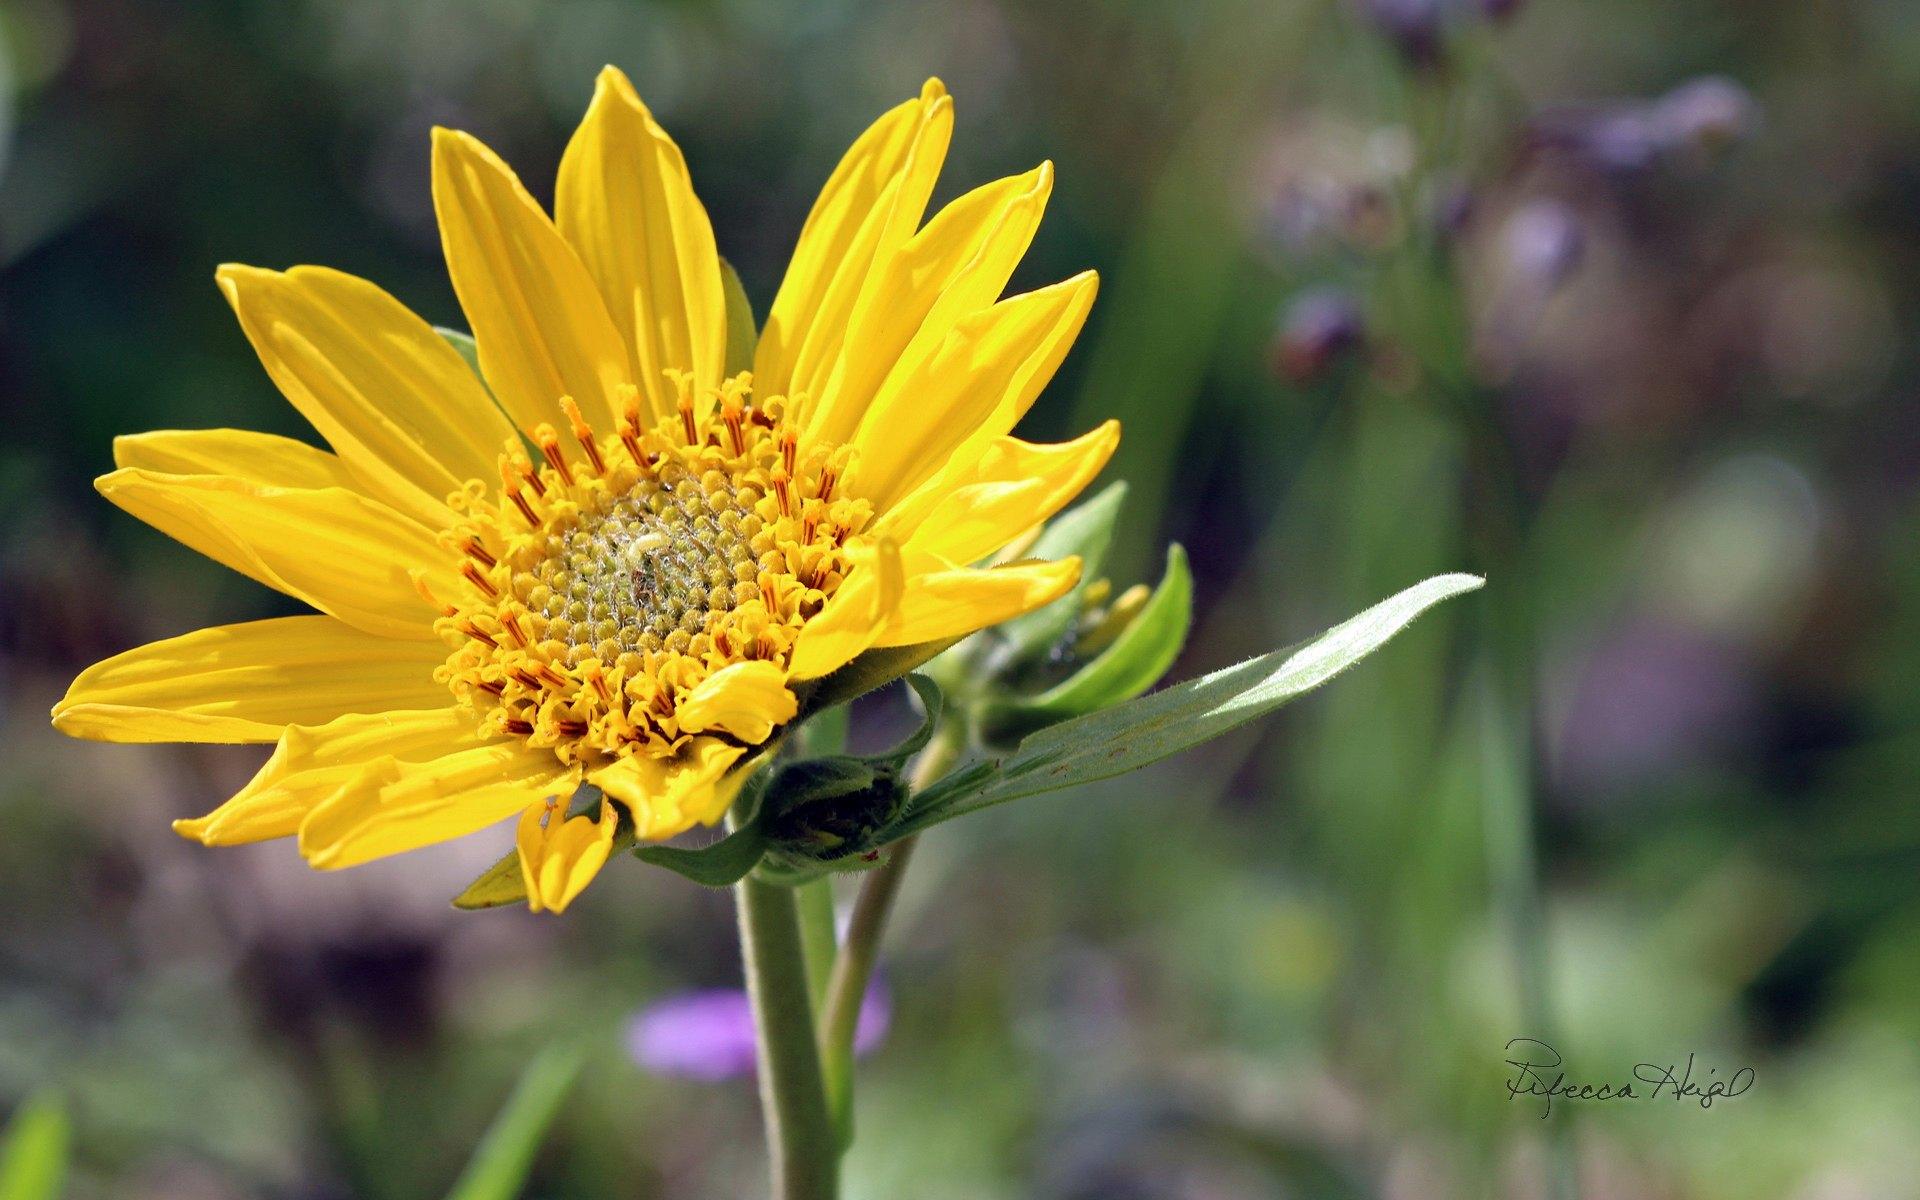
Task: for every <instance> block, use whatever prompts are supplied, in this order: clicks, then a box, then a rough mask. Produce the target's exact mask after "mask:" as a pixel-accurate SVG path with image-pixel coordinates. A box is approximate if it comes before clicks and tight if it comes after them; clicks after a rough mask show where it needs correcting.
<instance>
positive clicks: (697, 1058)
mask: <svg viewBox="0 0 1920 1200" xmlns="http://www.w3.org/2000/svg"><path fill="white" fill-rule="evenodd" d="M892 1021H893V1003H892V1000H891V998H890V997H889V995H888V993H887V989H886V988H885V986H884V985H882V984H881V982H880V981H879V980H878V979H875V980H874V982H873V983H872V985H871V986H869V987H868V988H867V995H866V998H865V999H864V1000H862V1001H861V1003H860V1022H859V1025H858V1026H857V1027H856V1029H855V1031H854V1042H853V1049H854V1053H856V1054H860V1055H865V1054H867V1053H869V1052H871V1051H872V1050H873V1049H874V1048H875V1047H877V1046H879V1044H880V1043H881V1042H882V1041H883V1040H885V1038H886V1036H887V1028H888V1026H889V1025H891V1024H892ZM627 1051H628V1053H630V1054H631V1055H633V1059H634V1061H635V1062H637V1063H639V1064H640V1065H641V1067H643V1068H645V1069H646V1070H648V1071H651V1072H653V1073H654V1074H656V1075H666V1076H670V1077H672V1078H676V1079H698V1080H701V1081H703V1082H707V1083H718V1082H720V1081H722V1080H727V1079H738V1078H740V1077H742V1076H745V1075H751V1074H753V1070H754V1036H753V1005H752V1003H751V1002H750V1001H749V1000H748V999H747V994H746V993H745V992H743V991H741V990H739V989H738V988H707V989H702V990H698V991H691V992H680V993H678V994H676V995H672V996H668V997H667V998H666V999H664V1000H658V1001H655V1002H654V1003H652V1004H650V1005H648V1006H647V1007H646V1008H644V1009H642V1010H641V1011H640V1012H639V1013H638V1014H637V1015H636V1016H635V1017H634V1018H633V1021H632V1023H631V1024H630V1025H629V1026H628V1027H627Z"/></svg>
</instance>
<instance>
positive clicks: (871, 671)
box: [795, 638, 960, 720]
mask: <svg viewBox="0 0 1920 1200" xmlns="http://www.w3.org/2000/svg"><path fill="white" fill-rule="evenodd" d="M959 640H960V639H959V638H946V639H943V640H941V641H937V642H920V643H919V644H917V645H913V646H889V647H887V648H886V649H884V650H869V651H867V652H866V653H865V654H862V655H861V656H860V657H858V658H856V659H854V660H853V661H852V662H850V663H848V664H847V665H846V666H844V667H841V668H840V669H839V670H838V671H835V672H834V673H833V674H831V675H828V676H827V677H826V678H824V679H818V680H815V681H813V682H812V683H810V684H801V685H800V686H799V687H798V688H797V689H796V690H797V691H798V692H799V698H800V715H799V716H798V717H796V718H795V720H805V719H806V718H807V717H808V716H809V715H811V714H813V713H817V712H819V711H821V710H822V709H828V708H832V707H833V706H834V705H836V704H845V703H847V702H848V701H849V700H856V699H858V698H859V697H861V696H864V695H866V694H867V693H868V692H871V691H874V690H875V689H877V688H882V687H885V686H886V685H887V684H889V683H892V682H893V681H894V680H896V679H898V678H900V677H901V676H902V675H905V674H907V673H908V672H910V671H914V670H918V669H919V668H920V667H922V666H924V665H925V664H926V663H927V662H928V661H929V660H930V659H932V658H934V657H935V656H936V655H938V654H939V653H940V652H941V651H943V650H945V649H947V648H948V647H949V646H952V645H953V644H954V643H955V642H957V641H959Z"/></svg>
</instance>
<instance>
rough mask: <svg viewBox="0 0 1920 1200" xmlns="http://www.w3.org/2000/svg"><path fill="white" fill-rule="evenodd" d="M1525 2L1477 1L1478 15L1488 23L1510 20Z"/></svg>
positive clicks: (1517, 0) (1511, 0)
mask: <svg viewBox="0 0 1920 1200" xmlns="http://www.w3.org/2000/svg"><path fill="white" fill-rule="evenodd" d="M1524 3H1525V0H1479V9H1480V15H1481V16H1483V17H1485V18H1486V19H1487V20H1489V21H1506V20H1511V19H1512V18H1513V16H1514V14H1516V13H1518V12H1519V11H1520V9H1521V7H1522V5H1523V4H1524Z"/></svg>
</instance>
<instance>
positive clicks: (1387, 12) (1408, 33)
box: [1358, 0, 1453, 67]
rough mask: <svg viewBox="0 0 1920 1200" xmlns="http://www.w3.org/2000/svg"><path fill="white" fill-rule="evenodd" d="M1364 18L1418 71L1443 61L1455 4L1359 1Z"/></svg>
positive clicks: (1415, 0)
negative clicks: (1448, 18) (1448, 28)
mask: <svg viewBox="0 0 1920 1200" xmlns="http://www.w3.org/2000/svg"><path fill="white" fill-rule="evenodd" d="M1358 4H1359V8H1360V15H1361V16H1362V17H1364V18H1366V20H1367V22H1368V23H1369V24H1371V25H1372V26H1373V27H1374V29H1376V30H1377V31H1379V33H1380V34H1381V36H1383V37H1385V38H1386V39H1387V40H1388V41H1390V42H1392V43H1393V45H1394V48H1395V49H1397V50H1399V51H1400V55H1401V57H1403V58H1405V59H1406V60H1407V62H1408V63H1410V64H1412V65H1413V66H1416V67H1431V66H1433V65H1435V64H1436V63H1438V62H1439V61H1440V50H1441V47H1442V45H1443V44H1444V40H1445V39H1444V35H1445V30H1446V23H1447V17H1448V15H1449V10H1450V9H1451V8H1452V7H1453V3H1452V0H1358Z"/></svg>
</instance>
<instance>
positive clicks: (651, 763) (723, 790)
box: [587, 737, 746, 840]
mask: <svg viewBox="0 0 1920 1200" xmlns="http://www.w3.org/2000/svg"><path fill="white" fill-rule="evenodd" d="M745 753H746V749H745V748H744V747H742V746H735V745H733V744H731V743H729V742H723V741H721V740H720V739H719V738H711V737H697V738H694V739H693V740H692V741H691V742H689V743H687V745H686V746H685V747H684V748H683V749H682V750H681V751H680V753H679V754H677V755H675V756H674V757H672V758H654V757H651V756H650V755H647V754H630V755H628V756H627V757H625V758H622V759H620V760H618V761H617V762H615V763H613V764H612V765H610V766H606V767H602V768H601V769H599V770H598V771H594V772H592V773H591V774H589V775H588V776H587V782H589V783H591V784H593V785H594V786H595V787H597V788H599V789H600V790H601V791H603V792H605V793H606V794H607V795H609V796H612V797H613V798H614V799H615V800H618V801H619V802H620V803H622V804H624V805H626V806H627V811H628V812H630V813H632V814H633V826H634V834H635V836H637V837H640V838H645V839H650V840H657V839H661V838H670V837H673V836H674V835H675V834H680V833H685V832H686V831H687V830H689V829H692V828H693V827H694V826H695V825H711V824H713V823H714V822H715V821H718V820H719V819H720V818H721V817H722V816H723V815H725V813H726V811H727V805H729V804H731V803H732V802H733V796H734V793H735V792H737V791H738V790H739V786H740V783H741V781H742V777H741V776H735V777H731V778H730V777H728V775H727V771H728V769H729V768H730V767H732V766H733V764H734V763H736V762H738V761H739V760H740V757H741V755H743V754H745Z"/></svg>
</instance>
